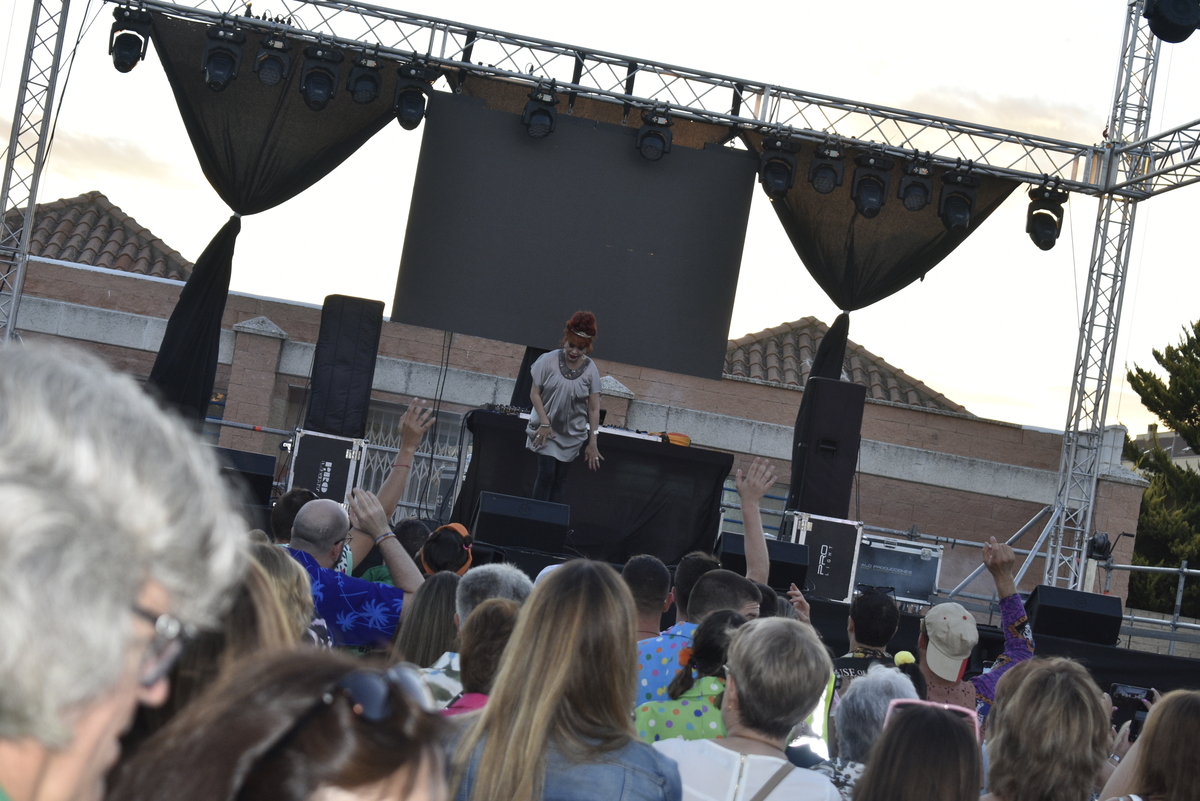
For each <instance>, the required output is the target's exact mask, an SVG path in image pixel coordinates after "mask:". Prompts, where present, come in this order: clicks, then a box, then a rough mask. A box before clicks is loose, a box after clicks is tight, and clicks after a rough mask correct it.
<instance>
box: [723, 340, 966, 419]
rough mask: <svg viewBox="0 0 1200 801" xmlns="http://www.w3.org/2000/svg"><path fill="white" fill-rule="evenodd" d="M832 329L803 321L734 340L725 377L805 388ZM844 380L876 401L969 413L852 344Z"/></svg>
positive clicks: (850, 344) (844, 371) (849, 349)
mask: <svg viewBox="0 0 1200 801" xmlns="http://www.w3.org/2000/svg"><path fill="white" fill-rule="evenodd" d="M828 330H829V326H827V325H825V323H823V322H821V321H820V320H818V319H817V318H816V317H804V318H802V319H799V320H796V321H794V322H790V323H783V324H782V325H777V326H775V327H773V328H768V329H767V330H765V331H759V332H758V333H757V334H746V335H745V336H744V337H739V338H738V339H734V340H730V342H729V346H728V350H727V351H726V353H725V370H724V372H725V375H728V376H734V377H741V378H752V379H756V380H759V381H771V382H774V383H778V384H783V385H784V386H794V387H803V386H804V385H805V383H807V381H808V374H809V372H810V370H811V369H812V361H813V358H814V357H815V356H816V353H817V347H818V346H819V345H820V342H821V339H822V338H823V337H824V336H825V334H826V332H827V331H828ZM842 378H843V379H844V380H848V381H853V382H854V383H856V384H862V385H863V386H865V387H866V388H867V397H869V398H873V399H874V400H881V401H891V402H893V403H903V404H907V405H910V406H917V407H920V408H925V409H941V410H943V411H951V412H960V413H965V414H969V412H967V410H966V409H965V408H963V407H962V406H960V405H959V404H957V403H955V402H954V401H952V400H950V399H949V398H947V397H946V396H944V395H942V394H941V393H940V392H935V391H934V390H932V389H930V388H929V387H927V386H925V385H924V384H922V383H921V382H920V381H918V380H916V379H914V378H912V377H910V376H908V375H906V374H905V373H904V371H903V370H899V369H897V368H895V367H893V366H892V365H890V364H888V363H887V362H886V361H884V360H883V359H881V358H879V357H878V356H876V355H875V354H873V353H871V352H870V351H868V350H867V349H866V348H864V347H862V346H861V345H857V344H855V343H854V342H849V343H848V344H847V345H846V360H845V362H844V363H843V365H842Z"/></svg>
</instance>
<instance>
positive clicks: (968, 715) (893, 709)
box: [883, 698, 980, 742]
mask: <svg viewBox="0 0 1200 801" xmlns="http://www.w3.org/2000/svg"><path fill="white" fill-rule="evenodd" d="M921 706H923V707H933V708H935V709H944V710H946V711H947V712H950V713H952V714H954V715H957V716H958V717H961V718H962V719H963V720H965V721H967V722H968V723H970V724H971V728H972V729H973V730H974V731H975V740H976V742H978V741H979V739H980V734H979V715H977V714H975V710H974V709H967V708H966V707H965V706H956V705H955V704H939V703H937V702H935V701H921V700H918V699H916V698H893V699H892V702H891V703H890V704H888V708H887V714H886V715H884V717H883V727H884V728H885V729H886V728H887V725H888V723H889V722H890V721H891V719H892V716H893V715H894V714H897V710H903V709H909V708H911V707H921Z"/></svg>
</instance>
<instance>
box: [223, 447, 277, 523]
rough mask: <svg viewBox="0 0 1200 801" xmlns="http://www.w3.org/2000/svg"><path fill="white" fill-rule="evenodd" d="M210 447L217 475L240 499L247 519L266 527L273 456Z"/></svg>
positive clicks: (272, 484)
mask: <svg viewBox="0 0 1200 801" xmlns="http://www.w3.org/2000/svg"><path fill="white" fill-rule="evenodd" d="M213 450H214V451H216V452H217V459H218V460H219V461H220V463H221V475H222V476H223V477H224V478H225V480H226V481H228V482H229V483H230V484H231V485H232V486H233V488H234V492H236V493H238V495H239V497H240V498H241V500H242V504H243V507H244V511H245V512H246V516H247V519H248V521H249V522H250V523H251V524H252V525H253V526H254V527H255V528H261V529H262V530H264V531H270V530H271V523H270V520H271V488H272V487H273V486H274V484H275V457H274V456H267V455H265V454H262V453H252V452H250V451H235V450H233V449H232V448H221V447H216V446H214V447H213ZM264 524H265V525H264Z"/></svg>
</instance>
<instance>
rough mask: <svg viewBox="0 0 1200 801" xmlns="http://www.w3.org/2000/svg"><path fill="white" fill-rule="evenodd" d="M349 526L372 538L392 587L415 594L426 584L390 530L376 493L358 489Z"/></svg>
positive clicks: (351, 499)
mask: <svg viewBox="0 0 1200 801" xmlns="http://www.w3.org/2000/svg"><path fill="white" fill-rule="evenodd" d="M350 524H351V525H353V526H354V527H355V528H356V529H358V530H359V531H362V532H364V533H366V534H367V536H369V537H371V541H372V542H373V543H375V544H376V545H378V546H379V553H380V555H382V556H383V563H384V564H385V565H387V569H388V572H389V573H391V574H392V584H393V585H394V586H395V587H397V588H399V589H401V590H404V591H405V592H416V591H417V588H418V587H420V586H421V585H422V584H424V583H425V578H424V577H423V576H422V575H421V571H420V570H419V569H417V565H416V563H414V562H413V560H412V557H411V556H409V555H408V551H406V550H404V546H402V545H401V544H400V541H399V540H397V539H396V535H395V534H393V533H392V532H391V530H390V529H389V528H388V519H387V514H386V513H385V512H384V511H383V506H382V505H381V504H380V503H379V498H377V497H376V496H375V495H374V494H373V493H371V492H369V491H368V490H365V489H355V490H353V491H352V492H351V493H350Z"/></svg>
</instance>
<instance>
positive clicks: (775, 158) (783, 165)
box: [758, 136, 800, 200]
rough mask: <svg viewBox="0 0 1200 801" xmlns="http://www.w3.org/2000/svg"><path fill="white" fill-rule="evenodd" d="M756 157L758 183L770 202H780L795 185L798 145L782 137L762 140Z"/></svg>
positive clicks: (794, 141) (770, 137)
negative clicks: (759, 151) (760, 148)
mask: <svg viewBox="0 0 1200 801" xmlns="http://www.w3.org/2000/svg"><path fill="white" fill-rule="evenodd" d="M762 148H763V149H762V153H760V154H759V156H758V181H759V183H761V184H762V188H763V191H764V192H766V193H767V197H769V198H771V200H782V199H783V198H785V197H787V193H788V190H790V189H791V188H792V186H793V185H794V184H795V183H796V154H797V153H799V152H800V143H799V142H797V141H796V140H794V139H789V138H787V137H784V136H768V137H767V138H765V139H763V143H762Z"/></svg>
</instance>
